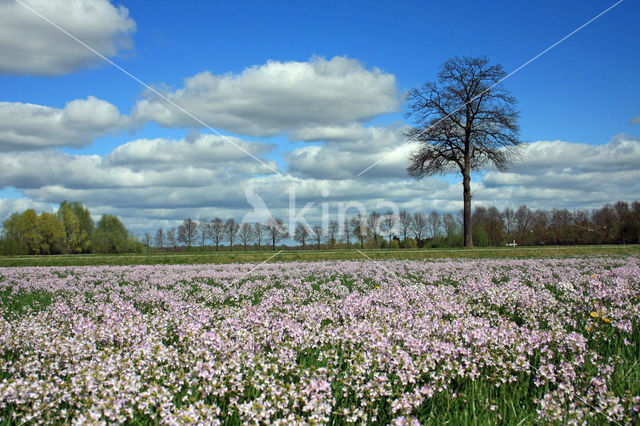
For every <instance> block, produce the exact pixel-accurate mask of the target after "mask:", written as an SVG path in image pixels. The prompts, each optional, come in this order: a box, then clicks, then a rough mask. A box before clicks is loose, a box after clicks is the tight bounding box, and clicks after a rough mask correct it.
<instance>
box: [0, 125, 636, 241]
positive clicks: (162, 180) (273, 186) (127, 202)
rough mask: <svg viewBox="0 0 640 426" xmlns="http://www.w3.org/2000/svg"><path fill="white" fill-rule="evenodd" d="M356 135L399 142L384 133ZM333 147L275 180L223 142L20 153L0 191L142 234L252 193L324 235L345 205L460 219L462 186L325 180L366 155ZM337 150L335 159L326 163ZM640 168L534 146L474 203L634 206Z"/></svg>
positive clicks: (620, 140)
mask: <svg viewBox="0 0 640 426" xmlns="http://www.w3.org/2000/svg"><path fill="white" fill-rule="evenodd" d="M353 130H354V129H351V131H353ZM397 131H398V132H399V130H397ZM359 132H364V133H359V134H367V132H368V133H369V134H370V135H371V134H373V135H376V134H382V135H389V134H394V132H393V131H391V132H390V133H389V131H388V129H386V130H381V129H369V130H366V129H365V130H359ZM336 140H340V141H341V142H326V145H322V146H320V147H318V146H307V147H304V148H302V150H304V149H306V148H313V149H318V148H320V150H318V151H317V153H316V154H315V155H316V156H315V157H312V158H311V159H309V160H308V163H304V164H303V165H300V164H298V166H297V167H298V170H302V169H304V172H294V171H292V170H291V169H293V168H294V166H293V163H291V164H289V168H290V170H289V171H284V172H283V174H282V175H276V174H272V173H270V171H269V170H265V169H266V167H264V166H261V165H260V164H259V163H258V162H256V161H255V160H253V159H252V158H250V157H248V156H245V155H243V154H242V153H241V152H239V151H237V150H236V149H235V148H233V147H230V146H229V145H227V144H226V143H225V142H224V141H223V140H222V138H220V137H219V136H215V135H208V134H207V135H192V136H190V137H187V138H184V139H179V140H165V139H152V140H147V139H139V140H135V141H132V142H129V143H127V144H125V145H122V146H120V147H118V148H116V149H114V150H113V151H111V152H110V153H108V154H106V155H104V156H98V155H70V154H64V153H61V152H58V151H35V152H12V153H5V154H0V182H2V183H3V185H7V186H11V187H14V188H16V189H17V190H18V191H20V192H21V193H22V194H24V195H25V196H26V197H28V198H29V199H30V200H32V201H28V202H29V203H34V205H38V206H47V205H50V204H52V205H57V204H58V203H60V201H62V200H65V199H67V200H80V201H82V202H84V203H85V204H86V205H88V206H89V207H90V208H91V211H92V214H94V216H95V217H98V216H99V215H100V214H104V213H109V214H117V215H118V216H120V217H122V218H123V219H124V220H125V223H126V224H127V226H130V227H131V229H132V230H134V231H135V232H144V231H153V230H154V229H156V228H157V227H159V226H163V227H170V226H176V225H177V224H178V223H179V222H180V221H182V220H183V219H185V218H186V217H192V218H194V219H199V218H209V219H210V218H212V217H214V216H221V217H231V216H233V217H235V218H237V219H238V220H240V219H241V218H242V217H244V215H245V214H247V213H249V212H251V211H252V207H251V205H250V204H249V203H248V201H247V199H246V197H245V188H251V189H252V191H253V192H254V193H256V194H258V195H259V196H260V197H261V198H262V199H263V200H264V202H265V204H266V206H267V207H268V208H269V210H270V211H271V213H272V214H275V215H278V216H281V217H283V218H285V219H288V218H289V207H290V203H291V202H292V199H291V198H290V197H291V196H295V200H294V207H295V209H296V211H297V212H299V211H300V210H301V209H302V208H303V207H304V206H305V205H306V204H307V203H312V204H313V205H312V207H311V208H310V209H309V210H308V213H307V214H306V215H305V218H306V219H307V220H308V221H309V222H310V223H319V221H320V220H321V215H322V211H323V204H324V203H326V205H327V206H328V208H329V213H330V216H331V219H337V218H338V216H337V215H338V211H339V208H340V205H342V206H343V207H350V209H349V210H348V211H347V214H348V215H349V216H353V215H355V214H357V213H358V210H357V208H356V207H357V206H359V205H361V206H363V207H364V208H365V209H366V210H367V211H371V210H374V209H376V210H378V211H380V212H383V211H386V210H388V209H389V207H390V205H389V203H390V202H391V203H394V204H395V205H397V206H398V208H400V209H407V210H409V211H424V212H429V211H431V210H437V211H440V212H454V213H457V212H458V211H459V210H460V209H461V208H462V186H461V185H460V184H459V183H458V181H456V180H454V181H446V180H443V179H441V178H439V177H432V178H426V179H424V180H421V181H415V180H412V179H409V178H406V177H404V178H402V177H400V174H397V175H394V174H393V173H391V172H392V171H393V169H389V170H388V173H389V176H394V177H393V178H389V176H387V177H385V178H382V176H380V175H378V176H376V175H372V176H367V175H363V176H361V177H354V176H352V175H351V176H346V175H345V176H344V177H343V178H340V179H335V176H333V175H331V176H325V174H326V173H323V170H322V169H323V168H326V169H327V170H332V171H334V172H336V173H339V172H340V170H339V168H340V167H344V168H346V169H347V170H350V169H352V168H354V166H353V164H350V163H351V162H352V161H354V160H353V159H354V158H356V157H355V156H356V152H355V149H356V148H357V147H358V145H356V148H352V149H353V152H351V151H347V152H351V154H352V155H354V157H345V158H346V159H345V160H340V157H339V155H338V154H339V153H340V149H339V148H340V146H341V145H340V144H342V143H346V144H347V145H348V144H350V143H352V142H353V143H355V142H354V140H353V139H349V138H342V137H337V138H336ZM234 141H235V142H236V143H238V144H239V145H240V146H242V147H243V148H244V149H246V150H248V151H250V152H252V153H253V154H254V155H256V156H258V157H259V158H261V159H262V160H263V161H265V162H268V163H269V164H270V165H272V166H273V167H276V164H275V162H272V161H271V160H269V159H268V157H269V156H271V155H273V151H272V149H273V148H274V147H271V146H269V145H264V144H259V143H255V142H247V141H244V140H241V139H237V138H236V139H234ZM395 142H397V141H394V143H395ZM369 143H370V144H371V146H373V147H376V148H375V149H373V148H372V153H371V156H372V157H376V158H377V157H378V156H377V155H373V154H376V153H378V154H380V153H382V152H391V151H393V152H395V150H398V154H397V155H398V158H397V159H394V160H393V161H395V162H396V163H397V164H396V167H397V169H398V170H404V167H405V164H404V162H406V157H405V156H406V154H407V152H401V148H402V147H403V145H399V146H400V148H398V147H395V145H394V143H389V144H388V145H387V144H384V143H383V142H382V141H377V142H375V141H374V142H371V141H370V142H369ZM365 144H366V141H365ZM347 145H345V146H347ZM331 150H335V151H336V155H337V156H332V155H329V154H332V151H331ZM385 150H386V151H385ZM294 152H298V154H299V153H300V151H299V150H295V151H294ZM359 155H362V153H359ZM323 156H324V157H323ZM391 158H393V156H391ZM298 160H299V158H298ZM300 161H302V160H300ZM305 161H306V160H305ZM341 161H342V162H341ZM393 161H392V164H393ZM314 162H317V163H318V164H319V166H318V167H317V168H316V169H314V168H312V164H313V163H314ZM336 162H337V163H336ZM639 163H640V141H638V140H635V139H633V138H630V137H627V136H624V135H619V136H617V137H615V138H614V139H613V140H612V141H610V142H609V143H607V144H604V145H600V146H592V145H585V144H576V143H569V142H560V141H555V142H535V143H531V144H526V145H524V149H523V155H522V161H521V162H520V163H517V164H515V165H514V166H513V167H512V169H511V171H510V172H507V173H497V172H495V171H488V172H487V173H486V174H485V175H484V176H479V177H477V178H476V179H475V181H474V182H473V184H472V192H473V195H474V198H473V203H474V206H477V205H485V206H488V205H495V206H496V207H498V208H500V209H502V208H504V207H507V206H511V207H517V206H518V205H520V204H527V205H528V206H530V207H532V208H537V207H544V208H555V207H558V208H565V207H566V208H592V207H598V206H601V205H602V204H604V203H606V202H611V201H616V200H619V199H620V200H632V199H636V198H637V193H638V186H637V182H639V181H640V171H638V170H637V167H634V166H635V165H637V164H639ZM336 164H337V165H336ZM381 165H382V164H381ZM303 166H304V167H303ZM359 166H360V165H359V164H358V167H359ZM374 169H377V167H376V168H374ZM374 169H372V171H373V170H374ZM381 170H384V167H382V168H381ZM36 171H37V172H36ZM385 173H386V172H385ZM398 173H400V172H398ZM402 176H404V175H402ZM23 202H27V201H23ZM2 203H4V204H1V203H0V206H1V205H5V206H9V207H6V208H5V210H6V212H7V213H5V217H6V216H8V213H10V212H9V210H11V208H10V207H12V206H13V211H21V210H24V208H27V207H24V208H23V206H22V205H16V204H8V203H9V201H6V200H4V201H2ZM340 203H342V204H340ZM25 206H26V204H25ZM294 214H295V212H294ZM0 219H3V218H2V217H0Z"/></svg>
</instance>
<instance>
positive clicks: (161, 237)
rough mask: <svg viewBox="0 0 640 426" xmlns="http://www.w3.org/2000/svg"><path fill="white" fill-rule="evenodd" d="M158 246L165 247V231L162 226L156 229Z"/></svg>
mask: <svg viewBox="0 0 640 426" xmlns="http://www.w3.org/2000/svg"><path fill="white" fill-rule="evenodd" d="M156 247H158V248H159V249H162V248H164V231H163V230H162V228H158V230H157V231H156Z"/></svg>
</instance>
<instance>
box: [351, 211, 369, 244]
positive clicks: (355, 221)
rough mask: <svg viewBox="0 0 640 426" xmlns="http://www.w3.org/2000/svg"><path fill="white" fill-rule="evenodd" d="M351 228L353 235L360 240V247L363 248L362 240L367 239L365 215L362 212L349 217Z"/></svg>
mask: <svg viewBox="0 0 640 426" xmlns="http://www.w3.org/2000/svg"><path fill="white" fill-rule="evenodd" d="M351 229H352V230H353V235H355V236H356V238H357V239H358V241H360V248H364V240H366V239H367V235H368V230H367V216H366V215H365V214H364V213H360V214H359V215H358V216H356V217H354V218H352V219H351Z"/></svg>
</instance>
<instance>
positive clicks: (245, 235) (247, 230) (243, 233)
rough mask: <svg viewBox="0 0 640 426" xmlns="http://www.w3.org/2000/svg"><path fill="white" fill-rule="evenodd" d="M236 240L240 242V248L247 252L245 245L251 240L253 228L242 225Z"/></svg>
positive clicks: (248, 225)
mask: <svg viewBox="0 0 640 426" xmlns="http://www.w3.org/2000/svg"><path fill="white" fill-rule="evenodd" d="M238 239H239V240H240V241H241V242H242V247H243V248H244V250H245V251H246V250H247V243H248V242H249V241H251V240H253V227H252V226H251V225H250V224H248V223H246V222H245V223H243V224H242V226H241V227H240V231H239V232H238Z"/></svg>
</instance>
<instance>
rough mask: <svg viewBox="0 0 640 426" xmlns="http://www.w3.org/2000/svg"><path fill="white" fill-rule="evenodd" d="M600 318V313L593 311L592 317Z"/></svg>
mask: <svg viewBox="0 0 640 426" xmlns="http://www.w3.org/2000/svg"><path fill="white" fill-rule="evenodd" d="M599 316H600V312H596V311H591V317H592V318H598V317H599Z"/></svg>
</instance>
